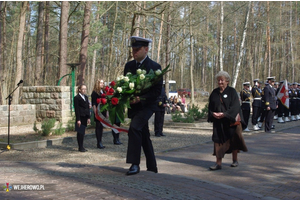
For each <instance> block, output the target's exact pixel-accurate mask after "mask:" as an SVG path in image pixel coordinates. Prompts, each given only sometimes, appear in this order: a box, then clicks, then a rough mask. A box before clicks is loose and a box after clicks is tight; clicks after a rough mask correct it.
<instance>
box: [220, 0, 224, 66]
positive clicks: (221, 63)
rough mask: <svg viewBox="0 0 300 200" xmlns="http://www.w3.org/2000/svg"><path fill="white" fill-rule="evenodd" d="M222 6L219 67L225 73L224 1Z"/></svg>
mask: <svg viewBox="0 0 300 200" xmlns="http://www.w3.org/2000/svg"><path fill="white" fill-rule="evenodd" d="M220 4H221V13H220V26H221V30H220V48H219V51H220V53H219V54H220V58H219V63H220V64H219V65H220V70H221V71H223V22H224V11H223V1H221V2H220Z"/></svg>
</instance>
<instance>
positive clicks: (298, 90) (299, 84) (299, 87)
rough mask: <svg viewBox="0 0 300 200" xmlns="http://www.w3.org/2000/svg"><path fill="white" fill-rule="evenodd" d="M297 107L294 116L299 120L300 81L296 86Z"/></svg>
mask: <svg viewBox="0 0 300 200" xmlns="http://www.w3.org/2000/svg"><path fill="white" fill-rule="evenodd" d="M297 109H298V115H297V116H296V118H297V119H298V120H300V83H298V86H297Z"/></svg>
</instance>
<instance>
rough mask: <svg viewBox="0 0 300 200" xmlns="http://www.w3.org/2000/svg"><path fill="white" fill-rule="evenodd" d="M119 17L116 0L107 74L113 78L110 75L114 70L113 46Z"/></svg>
mask: <svg viewBox="0 0 300 200" xmlns="http://www.w3.org/2000/svg"><path fill="white" fill-rule="evenodd" d="M117 17H118V1H116V10H115V18H114V20H113V25H112V31H111V35H110V45H109V58H108V69H110V70H109V71H108V74H107V78H109V79H110V78H111V77H110V71H111V70H112V64H113V61H112V59H113V46H114V43H113V41H114V35H115V29H116V21H117Z"/></svg>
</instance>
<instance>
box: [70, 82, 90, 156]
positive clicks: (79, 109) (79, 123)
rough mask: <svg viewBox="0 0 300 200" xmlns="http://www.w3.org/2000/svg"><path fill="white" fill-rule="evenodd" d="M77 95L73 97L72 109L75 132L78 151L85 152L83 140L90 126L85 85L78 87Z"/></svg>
mask: <svg viewBox="0 0 300 200" xmlns="http://www.w3.org/2000/svg"><path fill="white" fill-rule="evenodd" d="M77 92H78V94H77V95H76V96H75V97H74V108H75V116H76V123H75V130H76V131H77V142H78V151H80V152H86V151H87V150H86V149H85V148H84V147H83V140H84V135H85V128H86V126H87V125H88V124H90V122H91V120H90V118H91V115H90V105H89V99H88V97H87V96H86V95H85V94H86V85H80V86H78V88H77Z"/></svg>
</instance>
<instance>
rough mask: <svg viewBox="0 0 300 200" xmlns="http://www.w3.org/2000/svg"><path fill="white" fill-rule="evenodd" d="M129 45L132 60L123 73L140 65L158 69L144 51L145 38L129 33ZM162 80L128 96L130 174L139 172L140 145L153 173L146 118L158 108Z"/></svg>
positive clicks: (153, 160) (146, 43)
mask: <svg viewBox="0 0 300 200" xmlns="http://www.w3.org/2000/svg"><path fill="white" fill-rule="evenodd" d="M130 39H131V47H132V54H133V58H134V60H132V61H129V62H127V63H126V65H125V69H124V75H126V74H127V73H128V72H131V73H132V74H133V75H135V74H136V71H137V69H139V68H141V69H144V70H146V71H147V73H149V71H150V70H153V71H156V70H161V66H160V65H159V64H158V63H156V62H154V61H153V60H151V59H150V58H149V57H148V56H147V54H148V50H149V47H148V45H149V43H150V42H152V41H151V40H149V39H145V38H141V37H136V36H132V37H130ZM162 85H163V80H161V81H160V82H159V83H157V84H155V85H153V86H152V87H151V88H150V89H149V91H148V92H147V93H145V94H143V95H141V96H139V97H135V98H134V99H132V100H131V105H130V107H131V108H130V109H128V117H129V118H131V123H130V127H129V131H128V149H127V157H126V163H131V167H130V168H129V171H128V172H127V173H126V174H127V175H133V174H137V173H139V172H140V167H139V164H140V159H141V148H142V147H143V150H144V153H145V157H146V166H147V171H152V172H155V173H157V165H156V159H155V155H154V150H153V146H152V142H151V139H150V131H149V126H148V120H149V119H150V117H151V116H152V115H153V113H154V112H155V111H156V110H158V106H157V104H156V100H157V98H158V96H159V95H160V94H161V89H162Z"/></svg>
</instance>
